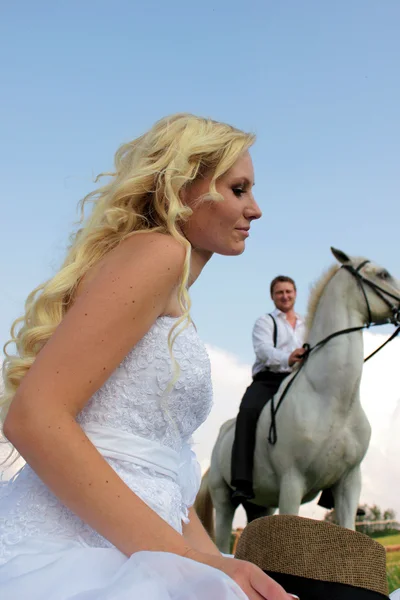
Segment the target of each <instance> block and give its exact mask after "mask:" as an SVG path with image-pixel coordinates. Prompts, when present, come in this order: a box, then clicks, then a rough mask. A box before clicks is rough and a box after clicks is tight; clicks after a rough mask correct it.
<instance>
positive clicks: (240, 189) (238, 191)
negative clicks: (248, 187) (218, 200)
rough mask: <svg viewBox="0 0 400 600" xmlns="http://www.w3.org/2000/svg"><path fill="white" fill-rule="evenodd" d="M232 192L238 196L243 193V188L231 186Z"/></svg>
mask: <svg viewBox="0 0 400 600" xmlns="http://www.w3.org/2000/svg"><path fill="white" fill-rule="evenodd" d="M232 192H233V193H234V194H235V196H237V197H238V198H240V196H241V195H242V194H244V193H245V190H244V189H243V188H239V187H234V188H232Z"/></svg>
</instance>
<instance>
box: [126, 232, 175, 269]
mask: <svg viewBox="0 0 400 600" xmlns="http://www.w3.org/2000/svg"><path fill="white" fill-rule="evenodd" d="M116 251H117V252H118V251H119V252H121V253H123V254H124V255H125V256H126V258H127V259H128V260H132V261H134V260H136V259H138V258H139V257H140V259H142V258H144V257H146V259H147V260H148V261H151V260H155V261H156V262H157V263H158V264H159V265H160V267H161V268H163V267H165V266H169V267H170V268H171V269H173V270H174V271H175V270H177V271H178V272H179V273H181V271H182V268H183V263H184V260H185V255H186V250H185V248H184V246H183V244H181V243H180V242H179V241H178V240H176V239H175V238H173V237H172V236H170V235H166V234H163V233H157V232H156V233H153V232H150V233H147V232H140V233H137V234H135V235H132V236H130V237H129V238H127V239H126V240H125V241H124V242H122V244H120V246H119V247H118V248H117V249H116Z"/></svg>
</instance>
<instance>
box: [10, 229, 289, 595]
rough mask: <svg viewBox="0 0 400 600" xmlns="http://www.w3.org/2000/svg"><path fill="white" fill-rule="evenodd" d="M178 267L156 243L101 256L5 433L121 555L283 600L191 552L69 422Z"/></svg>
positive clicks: (167, 243)
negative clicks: (187, 568) (183, 567)
mask: <svg viewBox="0 0 400 600" xmlns="http://www.w3.org/2000/svg"><path fill="white" fill-rule="evenodd" d="M183 262H184V248H183V247H181V246H180V245H179V243H178V242H175V240H173V239H172V238H169V237H167V236H163V235H161V234H143V235H138V236H132V237H131V238H129V239H127V240H126V241H125V242H123V243H122V244H121V245H120V246H119V247H118V248H116V249H115V250H113V251H112V252H110V254H109V255H108V256H107V257H106V258H105V259H104V260H103V262H102V264H101V265H99V268H98V269H97V270H96V273H95V274H94V275H93V274H92V275H93V276H92V278H91V279H90V280H88V282H87V284H86V285H85V286H83V288H82V291H81V293H80V295H79V297H78V298H77V300H76V302H75V304H74V306H72V307H71V308H70V309H69V311H68V313H67V314H66V315H65V317H64V319H63V321H62V323H61V324H60V325H59V327H58V328H57V330H56V331H55V332H54V334H53V336H52V337H51V339H50V340H49V341H48V342H47V343H46V345H45V346H44V348H43V349H42V350H41V351H40V353H39V354H38V356H37V357H36V360H35V362H34V364H33V365H32V367H31V369H30V370H29V372H28V373H27V375H26V376H25V377H24V379H23V381H22V382H21V385H20V387H19V389H18V391H17V394H16V396H15V398H14V400H13V402H12V404H11V407H10V410H9V413H8V415H7V418H6V421H5V423H4V433H5V435H6V437H7V438H8V439H9V440H10V441H11V442H12V443H13V444H14V446H15V447H16V448H17V450H19V452H20V453H21V455H22V456H23V457H24V458H25V459H26V461H27V462H28V463H29V464H30V465H31V467H32V468H33V469H34V470H35V471H36V473H37V474H38V476H39V477H40V478H41V479H42V480H43V481H44V483H45V484H46V485H47V486H48V487H49V488H50V489H51V490H52V491H53V492H54V494H55V495H56V496H58V497H59V498H60V500H61V501H62V502H63V503H64V504H65V505H66V506H67V507H68V508H70V509H71V510H72V511H73V512H75V513H76V514H77V515H78V516H79V517H80V518H81V519H83V521H85V522H86V523H88V524H89V525H90V526H91V527H92V528H93V529H95V530H96V531H98V532H99V533H100V534H101V535H102V536H104V537H105V538H107V539H108V540H109V541H110V542H111V543H112V544H114V546H116V547H117V548H119V550H121V551H122V552H123V553H124V554H126V555H127V556H130V555H131V554H133V553H134V552H137V551H140V550H153V551H165V552H172V553H174V554H177V555H180V556H186V557H188V558H192V559H193V560H196V561H198V562H200V563H204V564H206V565H209V566H213V567H215V568H217V569H220V570H221V571H223V572H224V573H226V574H227V575H229V576H230V577H231V578H232V579H234V580H235V581H236V582H237V583H238V584H239V585H240V587H241V588H242V589H243V590H244V592H245V593H246V594H247V596H248V598H249V599H250V600H253V599H254V600H255V599H256V598H257V599H259V598H260V597H261V598H265V599H267V600H286V599H287V594H286V593H285V592H284V591H283V590H282V588H281V587H280V586H279V585H278V584H277V583H275V582H274V581H272V580H271V579H270V578H269V577H267V576H266V575H265V574H264V573H263V572H262V571H261V570H260V569H258V568H257V567H255V565H251V564H250V563H245V562H242V561H237V560H233V559H228V558H224V557H222V556H217V555H216V554H213V553H211V554H210V551H208V552H204V551H198V550H195V549H194V548H192V546H191V542H189V539H185V537H184V536H182V535H180V534H179V533H178V532H177V531H175V530H174V529H173V528H172V527H171V526H170V525H168V523H166V522H165V521H164V520H163V519H162V518H161V517H159V516H158V515H157V514H156V513H155V512H154V511H153V510H151V509H150V508H149V507H148V506H147V505H146V504H145V503H144V502H143V501H142V500H141V499H140V498H139V497H138V496H136V495H135V494H134V493H133V492H132V491H131V490H130V489H129V487H128V486H127V485H126V484H125V483H124V482H123V481H122V480H121V479H120V477H118V475H117V473H116V472H115V471H114V470H113V469H112V468H111V467H110V465H109V464H108V463H107V461H106V460H104V458H103V457H102V456H101V455H100V453H99V452H98V451H97V449H96V448H95V447H94V446H93V444H92V443H91V442H90V441H89V439H88V438H87V436H86V435H85V434H84V432H83V430H82V429H81V428H80V427H79V425H78V423H77V422H76V416H77V415H78V413H79V412H80V411H81V410H82V409H83V407H84V406H85V404H86V403H87V401H88V400H89V398H91V396H92V395H93V394H94V392H95V391H96V390H98V389H99V388H100V387H101V386H102V385H103V383H104V382H105V381H106V379H107V378H108V377H109V376H110V375H111V373H112V372H113V371H114V370H115V369H116V367H117V366H118V365H119V364H120V363H121V361H122V360H123V358H124V357H125V356H126V355H127V354H128V352H129V351H130V350H131V349H132V347H133V346H134V345H135V344H136V343H137V342H138V341H139V340H140V339H141V338H142V337H143V336H144V335H145V333H146V332H147V331H148V330H149V329H150V327H151V325H152V324H153V323H154V321H155V320H156V319H157V317H158V316H159V315H161V314H163V313H164V312H165V310H166V307H167V305H168V303H169V301H170V299H171V296H172V295H173V293H174V290H175V289H176V286H177V283H178V281H179V277H180V275H181V272H182V267H183ZM195 537H196V539H198V537H197V535H195ZM190 539H192V536H191V535H190ZM214 551H215V550H214V548H212V549H211V552H214Z"/></svg>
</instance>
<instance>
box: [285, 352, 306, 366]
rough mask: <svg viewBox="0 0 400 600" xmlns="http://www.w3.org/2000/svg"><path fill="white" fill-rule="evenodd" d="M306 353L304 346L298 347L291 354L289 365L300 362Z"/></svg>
mask: <svg viewBox="0 0 400 600" xmlns="http://www.w3.org/2000/svg"><path fill="white" fill-rule="evenodd" d="M305 353H306V351H305V349H304V348H296V350H293V352H292V354H291V355H290V356H289V367H293V365H294V364H295V363H299V362H301V361H302V360H303V358H304V354H305Z"/></svg>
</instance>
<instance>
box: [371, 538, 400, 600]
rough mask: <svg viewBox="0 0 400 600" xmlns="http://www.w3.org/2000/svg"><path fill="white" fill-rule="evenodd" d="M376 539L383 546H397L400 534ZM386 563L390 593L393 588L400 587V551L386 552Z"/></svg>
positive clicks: (399, 542) (399, 541)
mask: <svg viewBox="0 0 400 600" xmlns="http://www.w3.org/2000/svg"><path fill="white" fill-rule="evenodd" d="M375 539H376V541H377V542H379V543H380V544H382V545H383V546H397V544H400V534H398V535H387V536H385V537H381V538H375ZM386 564H387V569H386V571H387V578H388V586H389V594H390V592H393V590H397V588H400V551H399V552H388V553H387V554H386Z"/></svg>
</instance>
